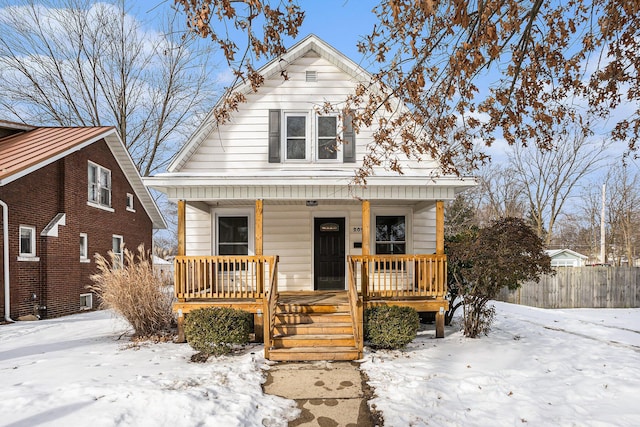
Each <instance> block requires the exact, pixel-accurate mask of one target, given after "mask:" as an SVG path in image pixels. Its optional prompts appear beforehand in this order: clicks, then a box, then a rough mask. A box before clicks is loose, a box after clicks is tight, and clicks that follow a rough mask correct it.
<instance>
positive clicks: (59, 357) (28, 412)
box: [0, 311, 297, 427]
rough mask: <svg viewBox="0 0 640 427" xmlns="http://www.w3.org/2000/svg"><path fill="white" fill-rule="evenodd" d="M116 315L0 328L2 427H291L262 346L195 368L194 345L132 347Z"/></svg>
mask: <svg viewBox="0 0 640 427" xmlns="http://www.w3.org/2000/svg"><path fill="white" fill-rule="evenodd" d="M126 330H127V326H126V324H125V323H124V322H123V321H122V320H119V319H115V318H114V317H113V315H112V313H111V312H108V311H99V312H92V313H83V314H78V315H74V316H68V317H63V318H58V319H52V320H44V321H39V322H20V323H15V324H12V325H4V326H0V426H7V427H9V426H10V427H18V426H20V427H23V426H24V427H31V426H65V427H70V426H91V427H99V426H136V427H138V426H150V427H159V426H185V427H187V426H197V425H200V426H220V427H222V426H225V427H226V426H254V425H263V420H264V425H267V426H286V424H287V422H286V419H287V418H295V416H296V415H297V409H295V404H294V402H293V401H290V400H286V399H283V398H279V397H275V396H269V395H264V394H263V393H262V389H261V384H262V382H263V381H264V374H263V372H262V370H261V369H260V368H261V366H262V365H263V364H264V362H265V360H264V358H263V357H262V346H255V347H253V348H248V349H247V351H246V352H245V353H244V354H242V355H240V356H236V357H222V358H219V359H216V360H214V361H211V360H212V359H210V362H208V363H191V362H190V361H189V358H190V357H191V355H192V354H193V353H195V352H194V351H193V350H192V349H191V348H190V347H189V346H188V345H186V344H184V345H177V344H172V343H161V344H152V343H147V344H142V345H141V346H140V347H134V346H132V345H131V341H130V340H129V339H128V338H127V337H123V338H122V339H118V338H119V337H120V336H121V334H122V333H123V331H126Z"/></svg>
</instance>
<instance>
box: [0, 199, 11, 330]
mask: <svg viewBox="0 0 640 427" xmlns="http://www.w3.org/2000/svg"><path fill="white" fill-rule="evenodd" d="M0 206H2V237H3V243H2V249H3V250H2V252H3V257H2V258H3V268H2V271H3V272H4V320H6V321H7V322H13V320H11V307H10V305H11V298H9V206H7V204H6V203H5V202H3V201H2V200H0Z"/></svg>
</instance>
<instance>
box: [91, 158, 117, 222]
mask: <svg viewBox="0 0 640 427" xmlns="http://www.w3.org/2000/svg"><path fill="white" fill-rule="evenodd" d="M92 167H93V168H95V169H96V179H97V182H92V181H91V176H90V175H91V174H90V173H89V171H90V169H91V168H92ZM103 171H104V172H108V173H109V185H108V186H105V185H103V183H101V182H100V177H101V176H102V172H103ZM94 187H95V189H94ZM104 188H107V189H108V190H109V203H108V204H105V203H102V197H101V195H102V190H103V189H104ZM112 189H113V181H112V174H111V170H110V169H107V168H105V167H103V166H100V165H99V164H97V163H94V162H92V161H88V165H87V205H89V206H93V207H96V208H100V209H104V210H107V211H110V212H114V210H113V208H112V207H111V205H112V203H113V194H112ZM92 190H93V191H92ZM92 193H94V194H95V195H96V196H95V197H92ZM96 199H97V200H96Z"/></svg>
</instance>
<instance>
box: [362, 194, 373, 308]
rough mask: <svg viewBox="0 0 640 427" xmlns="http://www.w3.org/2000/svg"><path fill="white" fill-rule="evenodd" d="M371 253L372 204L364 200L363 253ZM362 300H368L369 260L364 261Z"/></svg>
mask: <svg viewBox="0 0 640 427" xmlns="http://www.w3.org/2000/svg"><path fill="white" fill-rule="evenodd" d="M370 254H371V206H370V204H369V201H368V200H363V201H362V255H370ZM361 281H362V300H363V302H364V303H366V301H367V292H368V291H369V262H368V261H366V260H365V261H363V262H362V279H361Z"/></svg>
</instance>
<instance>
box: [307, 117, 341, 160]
mask: <svg viewBox="0 0 640 427" xmlns="http://www.w3.org/2000/svg"><path fill="white" fill-rule="evenodd" d="M323 117H335V119H336V158H335V159H321V158H320V125H319V124H318V122H319V121H320V119H321V118H323ZM314 123H315V134H314V135H315V140H314V141H313V143H312V145H313V146H314V148H313V153H314V156H315V161H316V162H318V163H344V161H343V158H344V150H341V149H340V145H339V144H338V142H337V140H338V139H340V138H342V132H341V129H342V127H343V123H342V121H341V120H340V115H339V114H337V113H328V114H316V115H315V120H314Z"/></svg>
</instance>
